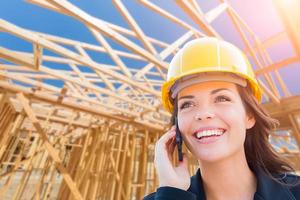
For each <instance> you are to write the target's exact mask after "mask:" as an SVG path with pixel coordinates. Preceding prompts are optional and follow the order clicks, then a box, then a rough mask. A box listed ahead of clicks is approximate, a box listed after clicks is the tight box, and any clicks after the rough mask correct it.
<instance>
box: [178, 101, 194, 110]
mask: <svg viewBox="0 0 300 200" xmlns="http://www.w3.org/2000/svg"><path fill="white" fill-rule="evenodd" d="M191 106H192V103H191V102H184V103H183V104H181V106H180V110H182V109H185V108H188V107H191Z"/></svg>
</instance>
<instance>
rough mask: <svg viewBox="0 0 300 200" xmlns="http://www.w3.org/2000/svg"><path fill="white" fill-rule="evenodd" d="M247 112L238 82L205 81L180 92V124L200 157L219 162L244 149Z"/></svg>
mask: <svg viewBox="0 0 300 200" xmlns="http://www.w3.org/2000/svg"><path fill="white" fill-rule="evenodd" d="M254 124H255V119H254V118H252V117H250V116H247V114H246V110H245V108H244V106H243V102H242V100H241V97H240V95H239V93H238V90H237V86H236V85H235V84H233V83H228V82H221V81H215V82H204V83H198V84H195V85H191V86H189V87H187V88H184V89H183V90H181V91H180V92H179V93H178V125H179V129H180V131H181V133H182V136H183V138H184V141H185V144H186V145H187V147H188V148H189V150H190V151H191V152H192V153H193V154H194V156H196V158H197V159H198V160H199V161H200V162H201V161H206V162H216V161H220V160H223V159H228V158H229V157H231V156H236V155H241V153H244V141H245V137H246V129H249V128H251V127H253V126H254Z"/></svg>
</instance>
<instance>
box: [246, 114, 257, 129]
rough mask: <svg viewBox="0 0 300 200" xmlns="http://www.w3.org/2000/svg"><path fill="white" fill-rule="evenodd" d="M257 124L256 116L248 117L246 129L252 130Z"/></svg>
mask: <svg viewBox="0 0 300 200" xmlns="http://www.w3.org/2000/svg"><path fill="white" fill-rule="evenodd" d="M255 122H256V120H255V118H254V116H252V115H247V118H246V129H250V128H252V127H253V126H254V125H255Z"/></svg>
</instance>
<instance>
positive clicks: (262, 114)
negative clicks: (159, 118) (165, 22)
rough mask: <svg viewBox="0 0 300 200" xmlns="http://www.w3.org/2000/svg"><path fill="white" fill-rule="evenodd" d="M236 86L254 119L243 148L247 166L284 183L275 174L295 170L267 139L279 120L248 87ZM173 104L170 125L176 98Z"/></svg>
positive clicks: (175, 111)
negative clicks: (261, 103)
mask: <svg viewBox="0 0 300 200" xmlns="http://www.w3.org/2000/svg"><path fill="white" fill-rule="evenodd" d="M237 87H238V92H239V94H240V96H241V99H242V102H243V104H244V107H245V109H246V112H247V113H248V114H250V115H251V116H253V117H254V118H255V119H256V123H255V125H254V126H253V127H252V128H251V129H247V131H246V139H245V143H244V148H245V154H246V159H247V163H248V166H249V167H250V169H252V170H255V169H262V170H263V172H265V174H267V175H268V176H269V177H270V178H271V179H273V180H275V181H276V182H280V183H281V184H285V183H284V182H281V181H279V180H278V179H276V178H275V177H276V175H281V174H284V173H286V172H295V170H294V169H293V167H292V166H291V165H290V164H289V163H288V162H287V161H286V160H285V159H284V158H282V157H280V156H279V155H278V154H277V153H276V152H275V150H274V149H273V148H272V146H271V144H270V143H269V141H268V139H269V136H270V134H271V133H272V131H274V130H275V129H276V128H277V127H278V125H279V122H278V120H276V119H273V118H272V117H271V116H270V115H269V114H268V113H267V112H266V110H265V109H264V108H263V107H262V106H261V105H260V104H259V103H258V101H257V100H256V98H255V97H254V95H253V94H252V92H251V89H250V88H249V87H247V88H243V87H241V86H237ZM173 105H174V110H173V114H172V117H171V125H174V124H175V117H176V116H177V111H178V108H177V98H176V99H175V100H173Z"/></svg>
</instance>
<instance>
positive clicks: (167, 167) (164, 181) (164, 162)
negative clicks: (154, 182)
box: [154, 126, 191, 190]
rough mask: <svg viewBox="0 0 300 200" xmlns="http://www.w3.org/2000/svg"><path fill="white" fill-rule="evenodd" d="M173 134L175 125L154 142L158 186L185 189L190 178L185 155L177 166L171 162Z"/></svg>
mask: <svg viewBox="0 0 300 200" xmlns="http://www.w3.org/2000/svg"><path fill="white" fill-rule="evenodd" d="M175 135H176V131H175V126H173V127H172V128H171V129H170V130H169V131H168V132H166V133H165V134H164V135H163V136H161V138H160V139H159V140H158V141H157V142H156V145H155V158H154V164H155V168H156V170H157V174H158V179H159V186H160V187H162V186H170V187H176V188H179V189H182V190H187V189H188V188H189V187H190V184H191V180H190V175H189V172H188V167H187V158H186V156H185V155H183V161H182V162H179V164H178V166H173V164H172V155H173V153H174V149H175V146H176V143H175Z"/></svg>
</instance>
